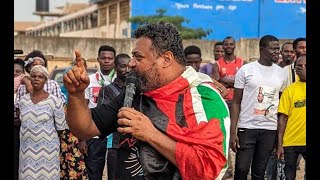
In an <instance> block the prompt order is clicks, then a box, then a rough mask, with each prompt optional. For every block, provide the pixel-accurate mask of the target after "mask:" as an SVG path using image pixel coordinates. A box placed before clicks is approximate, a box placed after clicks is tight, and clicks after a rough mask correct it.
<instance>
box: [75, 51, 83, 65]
mask: <svg viewBox="0 0 320 180" xmlns="http://www.w3.org/2000/svg"><path fill="white" fill-rule="evenodd" d="M74 53H75V55H76V65H77V67H84V64H83V59H82V57H81V54H80V51H79V49H76V50H75V51H74Z"/></svg>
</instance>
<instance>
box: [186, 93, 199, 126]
mask: <svg viewBox="0 0 320 180" xmlns="http://www.w3.org/2000/svg"><path fill="white" fill-rule="evenodd" d="M183 112H184V116H185V119H186V122H187V124H188V127H193V126H195V125H197V119H196V116H195V113H194V110H193V104H192V96H191V91H190V89H188V90H187V92H186V93H185V94H184V101H183Z"/></svg>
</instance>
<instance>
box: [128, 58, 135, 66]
mask: <svg viewBox="0 0 320 180" xmlns="http://www.w3.org/2000/svg"><path fill="white" fill-rule="evenodd" d="M135 66H136V60H135V59H134V58H132V59H131V60H130V62H129V68H133V67H135Z"/></svg>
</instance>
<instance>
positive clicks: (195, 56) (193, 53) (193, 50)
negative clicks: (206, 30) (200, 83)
mask: <svg viewBox="0 0 320 180" xmlns="http://www.w3.org/2000/svg"><path fill="white" fill-rule="evenodd" d="M183 52H184V56H185V57H186V66H191V67H193V69H195V70H196V71H197V72H199V69H200V63H201V61H202V58H201V50H200V48H199V47H198V46H188V47H186V48H185V49H184V51H183ZM198 74H199V77H200V78H202V79H203V80H205V79H209V80H210V81H213V85H214V87H215V88H216V89H217V90H218V91H219V93H220V95H221V96H222V97H225V96H226V95H227V94H228V90H227V89H226V88H225V87H224V86H223V85H222V84H220V83H219V82H218V81H216V80H215V79H213V78H212V77H210V76H206V75H205V74H204V73H201V72H199V73H198Z"/></svg>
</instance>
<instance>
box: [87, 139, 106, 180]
mask: <svg viewBox="0 0 320 180" xmlns="http://www.w3.org/2000/svg"><path fill="white" fill-rule="evenodd" d="M87 145H88V156H86V155H85V156H84V161H85V164H86V168H87V170H88V176H89V179H90V180H101V179H102V174H103V169H104V165H105V158H106V150H107V148H106V145H107V140H106V138H105V139H104V140H101V139H99V138H91V139H89V140H87Z"/></svg>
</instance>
